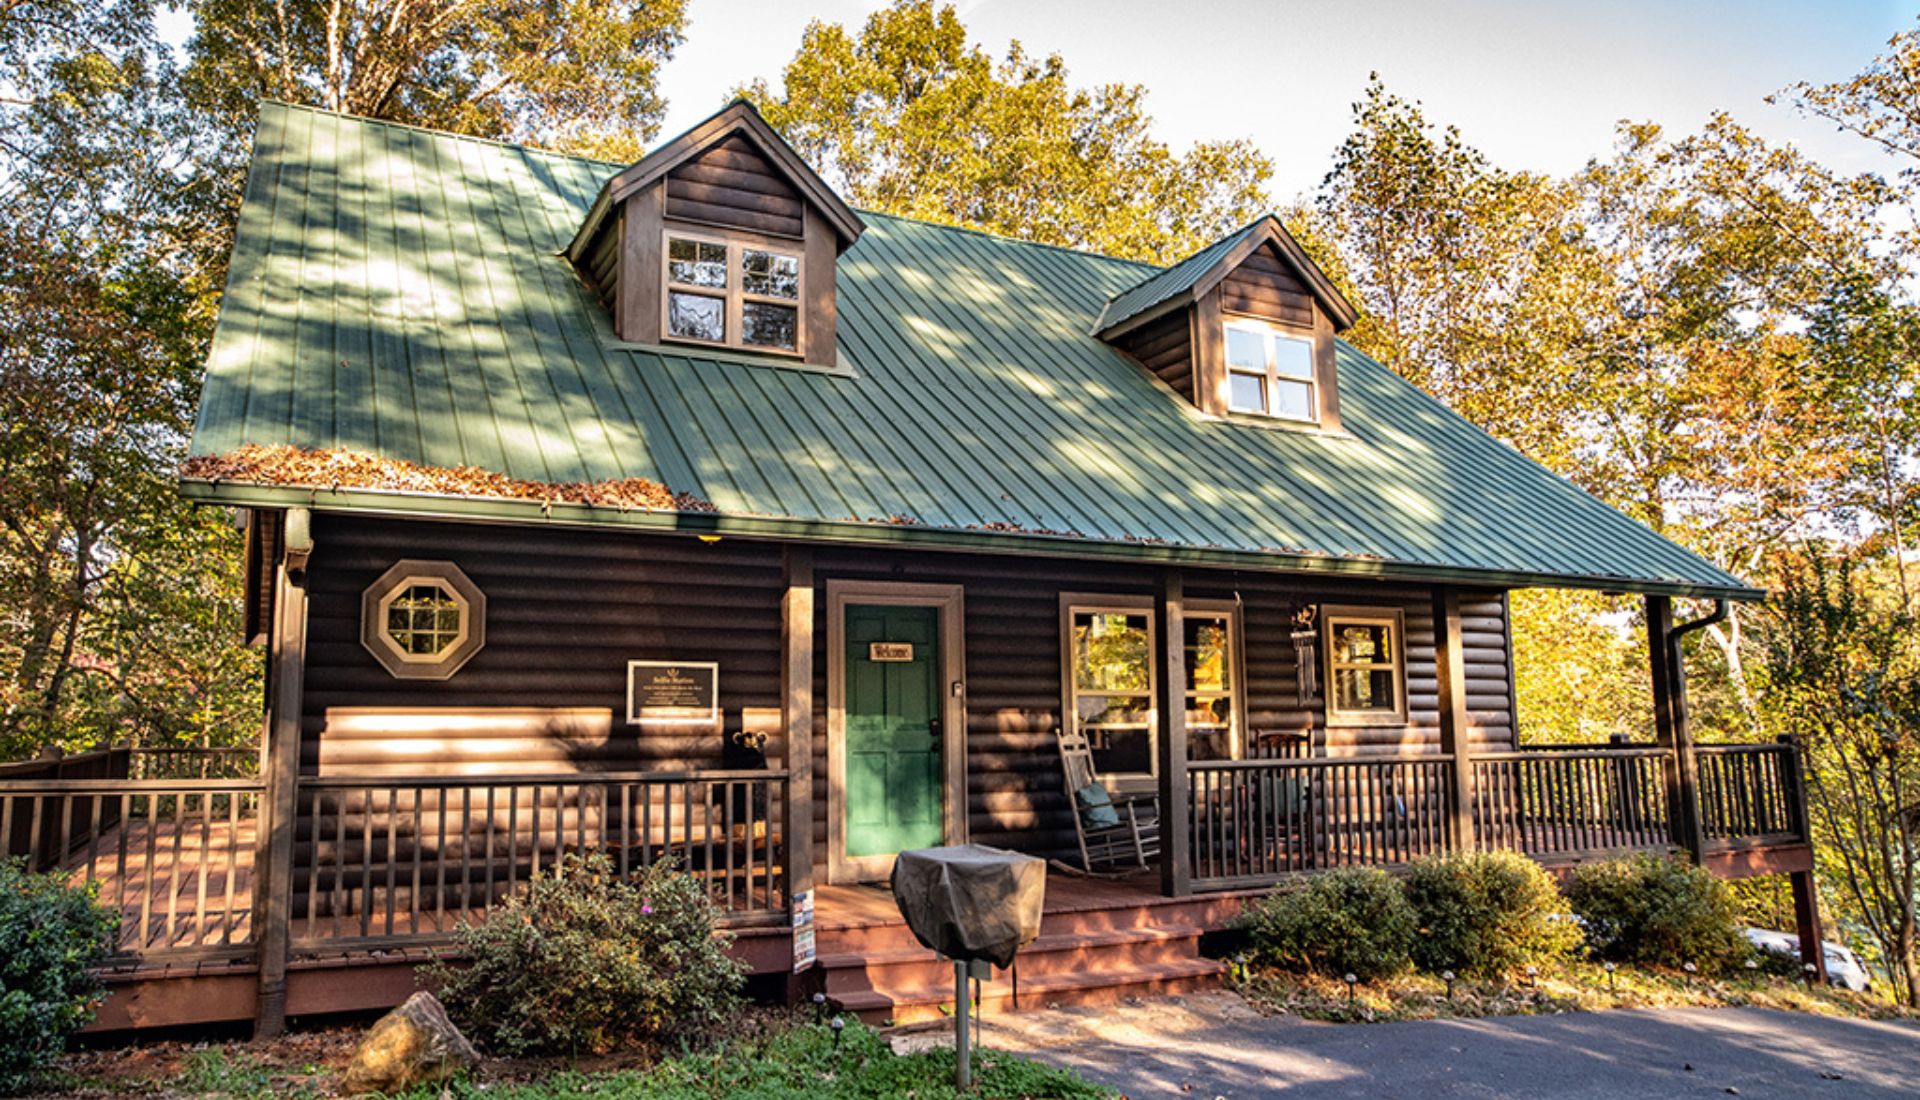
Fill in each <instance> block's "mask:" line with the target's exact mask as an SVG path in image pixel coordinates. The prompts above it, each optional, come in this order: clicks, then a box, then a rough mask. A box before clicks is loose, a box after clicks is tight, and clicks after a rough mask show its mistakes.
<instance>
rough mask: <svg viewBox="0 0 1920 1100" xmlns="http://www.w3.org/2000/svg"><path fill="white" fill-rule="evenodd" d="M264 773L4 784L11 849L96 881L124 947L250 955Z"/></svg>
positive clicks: (1, 815) (165, 954) (173, 954)
mask: <svg viewBox="0 0 1920 1100" xmlns="http://www.w3.org/2000/svg"><path fill="white" fill-rule="evenodd" d="M263 790H264V788H263V787H262V785H261V784H260V782H259V781H258V780H246V779H211V780H162V779H156V780H138V779H40V780H9V781H6V782H0V838H4V840H5V844H6V853H5V854H6V855H7V856H8V857H9V858H17V859H23V860H24V861H25V862H26V863H27V865H28V866H29V867H31V868H33V869H34V870H39V871H48V870H53V869H55V868H61V869H64V870H65V871H66V872H67V874H68V876H69V878H70V879H71V881H73V882H74V883H75V884H95V885H96V886H97V888H98V890H99V898H100V901H101V902H102V903H103V904H105V905H106V906H108V907H109V908H111V909H114V910H116V911H118V912H119V914H120V929H119V932H118V934H117V936H116V939H115V943H114V950H115V954H116V955H118V956H121V957H131V958H140V959H147V960H155V961H160V960H167V961H173V960H181V961H185V960H191V959H206V958H213V957H220V956H231V957H235V958H241V957H246V956H247V955H249V954H250V953H251V946H252V943H253V939H254V932H255V930H254V926H253V900H254V898H253V881H254V880H253V860H254V852H255V847H256V844H257V837H258V832H257V829H258V822H259V808H260V797H261V794H262V792H263Z"/></svg>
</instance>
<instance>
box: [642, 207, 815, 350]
mask: <svg viewBox="0 0 1920 1100" xmlns="http://www.w3.org/2000/svg"><path fill="white" fill-rule="evenodd" d="M676 240H682V241H694V242H698V243H700V244H715V245H720V246H721V247H723V248H725V249H726V250H727V285H726V286H725V287H721V288H716V287H702V286H694V285H692V284H690V283H676V282H674V281H673V242H674V241H676ZM748 252H772V253H775V254H777V255H780V256H785V257H788V258H790V259H792V260H793V261H794V266H795V279H794V296H793V297H792V298H781V297H778V296H776V295H771V294H750V293H748V292H747V288H746V260H745V254H746V253H748ZM675 291H679V292H681V293H685V294H693V295H696V296H698V297H703V298H718V299H720V301H721V302H722V306H721V313H720V323H721V326H722V331H723V332H724V333H725V334H726V336H725V338H724V339H720V340H703V339H701V338H699V337H697V336H680V335H677V334H675V333H674V331H673V314H672V310H671V309H670V308H669V305H670V303H671V301H672V298H673V294H674V292H675ZM748 302H758V303H764V304H766V305H776V306H782V307H786V308H790V309H792V310H793V346H792V347H791V348H783V347H777V346H775V345H772V344H752V343H748V342H747V340H746V338H745V325H744V321H745V317H746V306H747V303H748ZM806 302H807V250H806V242H805V241H797V240H796V241H788V240H785V239H782V238H779V237H768V236H762V235H761V234H758V233H746V232H735V231H731V230H729V231H725V232H722V231H716V230H711V229H683V228H680V227H679V226H677V225H667V226H662V227H661V229H660V339H661V340H662V341H663V342H666V343H674V344H690V345H693V346H695V347H708V348H729V349H732V350H734V351H744V352H751V353H753V354H756V355H781V356H789V357H791V358H794V359H800V358H802V357H803V355H804V349H805V348H806V346H807V308H806Z"/></svg>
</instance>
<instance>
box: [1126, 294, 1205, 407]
mask: <svg viewBox="0 0 1920 1100" xmlns="http://www.w3.org/2000/svg"><path fill="white" fill-rule="evenodd" d="M1119 346H1120V350H1122V351H1124V352H1126V353H1127V354H1128V355H1131V356H1133V357H1134V358H1135V359H1138V360H1139V361H1140V365H1141V366H1144V367H1146V368H1147V369H1148V370H1150V371H1152V372H1153V373H1154V375H1155V376H1156V377H1158V378H1159V379H1160V380H1161V381H1162V382H1165V383H1166V384H1167V385H1169V386H1172V387H1173V388H1174V390H1175V391H1177V392H1178V393H1179V394H1180V396H1182V397H1184V398H1186V399H1187V400H1189V401H1191V400H1193V321H1192V316H1191V314H1190V312H1189V311H1188V310H1184V309H1177V310H1174V311H1173V312H1172V313H1169V314H1167V315H1166V316H1165V317H1162V318H1160V319H1159V320H1157V321H1149V322H1147V323H1146V324H1144V325H1141V326H1140V327H1139V328H1137V329H1134V330H1133V331H1132V332H1129V333H1127V334H1126V335H1125V336H1122V337H1121V338H1120V344H1119Z"/></svg>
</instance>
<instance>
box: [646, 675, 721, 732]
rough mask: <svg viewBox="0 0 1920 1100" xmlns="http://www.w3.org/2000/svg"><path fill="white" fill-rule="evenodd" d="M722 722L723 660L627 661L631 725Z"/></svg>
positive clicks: (713, 723)
mask: <svg viewBox="0 0 1920 1100" xmlns="http://www.w3.org/2000/svg"><path fill="white" fill-rule="evenodd" d="M719 721H720V665H719V662H717V661H628V662H627V724H628V725H630V726H649V725H664V724H666V723H674V724H688V723H695V724H706V725H717V724H718V723H719Z"/></svg>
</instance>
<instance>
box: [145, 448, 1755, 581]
mask: <svg viewBox="0 0 1920 1100" xmlns="http://www.w3.org/2000/svg"><path fill="white" fill-rule="evenodd" d="M179 484H180V491H181V493H182V495H184V496H186V497H187V498H188V499H189V500H192V501H195V502H197V503H202V504H222V505H227V506H231V507H241V508H308V509H311V510H313V511H318V512H340V513H353V514H359V515H371V516H383V517H389V518H396V519H417V520H441V521H450V522H464V523H499V524H510V525H514V526H532V527H543V526H550V527H600V528H617V529H625V530H631V531H636V532H651V533H655V534H683V535H708V536H715V535H719V536H726V537H731V538H743V539H756V540H764V541H780V542H807V543H826V544H839V545H866V546H896V547H909V548H918V549H926V550H954V551H966V552H969V553H981V554H1005V555H1009V556H1017V557H1046V558H1068V559H1081V560H1087V559H1094V560H1119V561H1132V562H1144V563H1149V564H1158V565H1193V566H1202V567H1209V568H1220V569H1246V570H1253V571H1258V572H1266V573H1291V574H1305V575H1323V576H1343V577H1354V578H1370V579H1374V580H1380V581H1401V582H1408V583H1417V584H1452V585H1460V586H1464V587H1480V588H1493V589H1507V588H1572V589H1585V590H1598V591H1607V592H1635V593H1642V594H1645V595H1650V596H1678V597H1683V598H1690V599H1727V600H1741V601H1747V602H1753V601H1759V600H1763V599H1765V598H1766V596H1767V593H1766V591H1765V590H1764V589H1759V588H1750V587H1746V586H1741V585H1711V584H1699V583H1694V582H1689V581H1682V580H1663V579H1659V578H1645V577H1620V576H1577V575H1570V574H1560V573H1539V572H1530V571H1525V570H1488V569H1471V568H1465V567H1462V566H1455V565H1446V564H1440V563H1430V562H1407V561H1393V560H1387V559H1381V558H1342V557H1332V556H1327V555H1318V554H1298V553H1286V552H1282V551H1259V550H1232V549H1225V548H1220V547H1203V546H1188V545H1183V544H1179V543H1168V542H1155V541H1138V542H1131V541H1124V540H1112V539H1089V538H1075V537H1072V536H1067V535H1045V534H1037V533H1026V532H1009V531H987V530H974V529H969V528H951V527H929V526H920V525H915V524H895V523H878V522H876V523H861V522H858V521H853V520H809V519H798V518H792V517H781V516H747V515H737V514H729V513H725V512H684V511H667V510H657V511H649V510H644V509H620V508H614V507H607V506H596V505H589V504H570V503H561V502H548V501H537V500H513V499H502V498H495V497H467V496H453V495H442V494H435V493H410V492H387V491H380V490H371V489H324V488H305V487H299V486H287V485H263V484H258V483H251V482H240V481H219V482H214V481H206V480H200V479H189V478H183V479H181V481H180V483H179Z"/></svg>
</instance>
